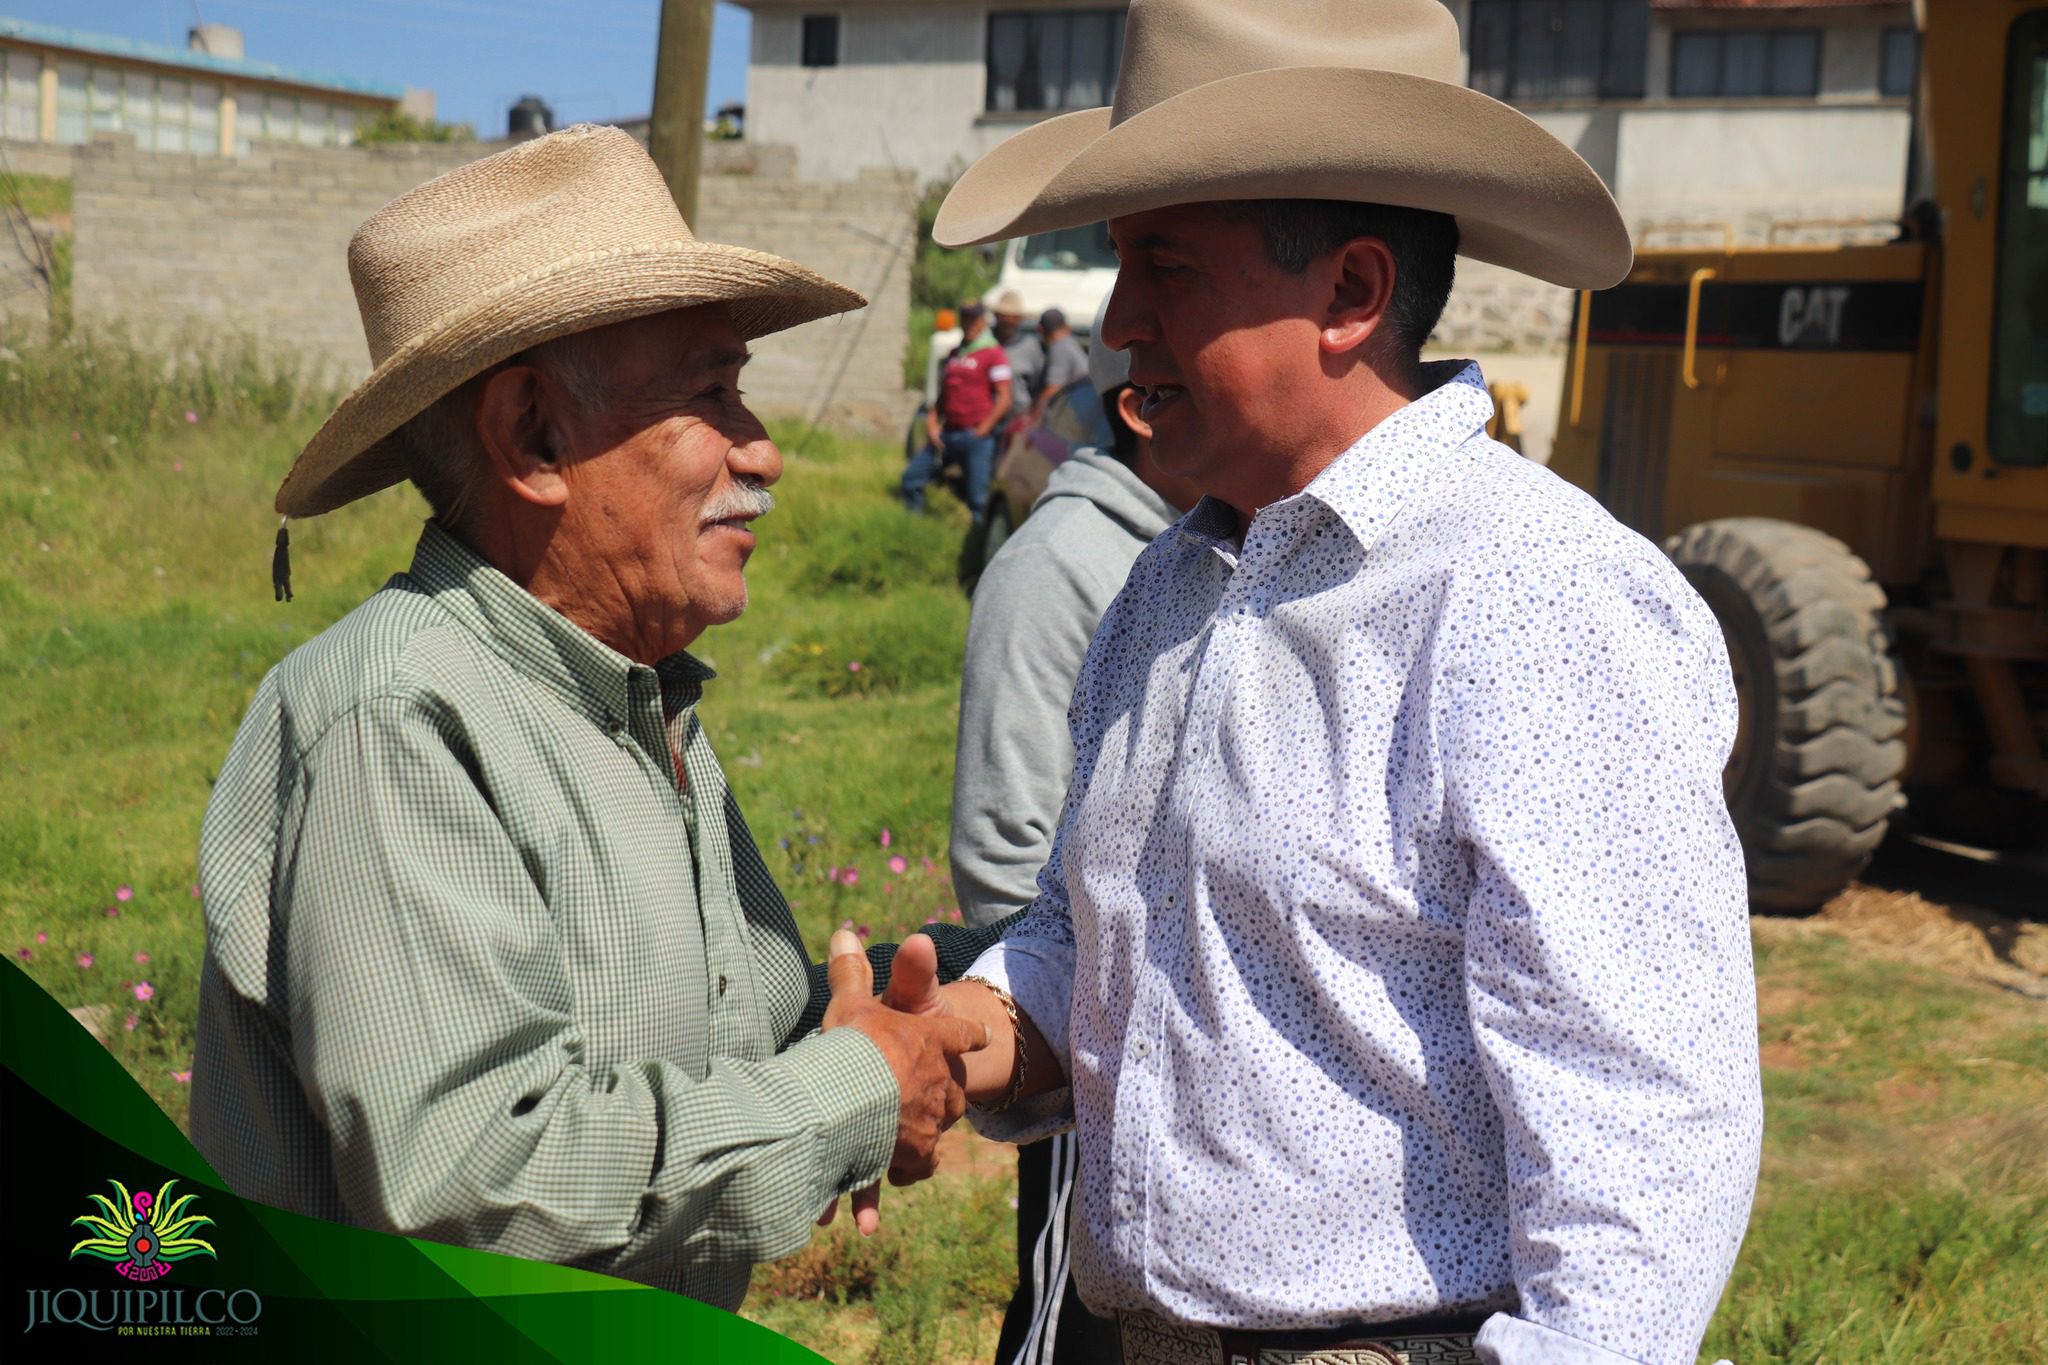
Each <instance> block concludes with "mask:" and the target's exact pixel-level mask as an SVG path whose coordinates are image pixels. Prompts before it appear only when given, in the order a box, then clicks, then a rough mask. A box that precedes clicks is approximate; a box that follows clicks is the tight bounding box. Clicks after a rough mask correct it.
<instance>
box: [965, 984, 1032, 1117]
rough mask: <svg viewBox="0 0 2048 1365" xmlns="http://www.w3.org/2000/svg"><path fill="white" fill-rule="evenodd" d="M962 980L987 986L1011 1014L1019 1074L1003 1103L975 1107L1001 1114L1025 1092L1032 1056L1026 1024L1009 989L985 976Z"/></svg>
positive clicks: (987, 1112) (1011, 1026) (1015, 1077)
mask: <svg viewBox="0 0 2048 1365" xmlns="http://www.w3.org/2000/svg"><path fill="white" fill-rule="evenodd" d="M960 979H961V980H962V981H972V982H973V983H974V984H975V985H977V986H986V987H987V988H988V991H989V993H990V994H991V995H993V996H995V998H996V1003H997V1004H999V1005H1001V1006H1002V1007H1003V1013H1005V1014H1007V1015H1009V1016H1010V1032H1011V1034H1012V1035H1013V1036H1014V1037H1015V1038H1016V1040H1017V1074H1016V1075H1015V1076H1014V1077H1012V1078H1011V1081H1010V1093H1009V1094H1007V1095H1005V1096H1003V1102H1002V1103H1001V1104H976V1105H975V1106H974V1107H975V1108H976V1109H979V1110H980V1111H981V1112H982V1113H984V1114H1000V1113H1002V1112H1003V1110H1005V1109H1008V1108H1009V1107H1010V1106H1011V1105H1013V1104H1015V1103H1016V1102H1017V1097H1018V1096H1019V1095H1021V1094H1023V1093H1024V1072H1025V1071H1026V1070H1027V1069H1028V1068H1029V1067H1030V1065H1031V1056H1030V1054H1029V1053H1027V1052H1025V1051H1024V1025H1023V1023H1022V1022H1021V1021H1020V1019H1019V1016H1018V1014H1017V1001H1016V999H1015V997H1013V996H1012V995H1011V994H1010V993H1009V992H1008V991H1006V990H1004V989H1003V988H1002V987H1001V986H998V985H997V984H996V983H995V982H993V981H991V980H989V979H988V978H987V977H985V976H963V977H961V978H960Z"/></svg>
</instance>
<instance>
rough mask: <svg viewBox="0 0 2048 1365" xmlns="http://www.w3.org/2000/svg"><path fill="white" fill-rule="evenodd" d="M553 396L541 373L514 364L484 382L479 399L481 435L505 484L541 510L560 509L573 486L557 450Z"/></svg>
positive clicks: (495, 469) (479, 427)
mask: <svg viewBox="0 0 2048 1365" xmlns="http://www.w3.org/2000/svg"><path fill="white" fill-rule="evenodd" d="M550 397H551V394H550V391H549V389H548V386H547V384H546V383H545V382H544V381H543V380H542V378H541V374H540V371H539V370H537V369H535V368H534V367H533V366H531V365H508V366H506V367H505V368H504V369H502V370H498V371H497V372H495V373H494V374H492V375H491V376H490V377H489V378H488V379H486V380H485V381H484V387H483V392H482V393H480V394H479V395H477V401H476V430H477V436H478V437H479V439H481V440H482V442H483V447H484V453H485V454H486V455H488V456H489V457H490V461H491V472H492V474H493V475H494V476H496V478H497V480H498V482H499V483H501V484H503V485H504V486H505V487H506V488H509V489H510V490H511V491H512V492H513V493H515V494H517V495H518V496H519V497H520V498H523V499H524V500H525V501H527V502H530V503H532V504H533V505H534V506H536V507H560V506H561V505H562V504H563V503H565V502H567V501H568V500H569V484H568V481H567V480H565V479H564V478H563V477H562V466H561V461H560V458H559V456H558V453H557V452H556V451H555V449H554V446H553V440H554V437H553V431H554V425H555V424H554V423H553V422H551V421H549V420H548V418H549V414H548V412H547V403H548V401H549V399H550Z"/></svg>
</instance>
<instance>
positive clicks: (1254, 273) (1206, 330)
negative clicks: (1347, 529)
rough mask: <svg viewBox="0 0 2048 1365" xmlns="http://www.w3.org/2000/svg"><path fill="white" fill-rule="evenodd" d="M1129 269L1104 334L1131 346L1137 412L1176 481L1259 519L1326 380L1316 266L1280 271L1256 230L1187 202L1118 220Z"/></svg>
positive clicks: (1113, 229)
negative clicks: (1269, 482)
mask: <svg viewBox="0 0 2048 1365" xmlns="http://www.w3.org/2000/svg"><path fill="white" fill-rule="evenodd" d="M1109 228H1110V237H1111V239H1112V240H1113V241H1114V242H1115V243H1116V248H1117V257H1118V260H1119V262H1120V264H1119V266H1118V270H1117V277H1116V290H1115V292H1114V293H1113V294H1112V295H1111V297H1110V303H1109V309H1108V311H1107V313H1106V314H1105V315H1104V317H1103V323H1102V335H1103V338H1104V340H1106V341H1107V342H1108V344H1110V345H1111V346H1114V347H1117V348H1118V349H1120V350H1128V351H1129V352H1130V356H1131V383H1132V384H1133V385H1135V386H1136V387H1137V388H1138V389H1139V390H1140V391H1141V398H1142V401H1141V403H1140V406H1139V415H1140V416H1141V417H1143V419H1144V420H1145V421H1146V422H1147V423H1149V424H1150V425H1151V427H1152V431H1153V449H1154V451H1155V452H1156V454H1157V457H1158V461H1159V464H1160V466H1161V468H1162V469H1164V470H1166V471H1167V472H1168V473H1171V474H1176V475H1180V476H1182V477H1184V478H1186V479H1188V480H1189V481H1190V482H1192V483H1193V484H1194V485H1195V486H1196V487H1198V488H1200V489H1201V490H1202V491H1203V492H1205V493H1208V494H1210V495H1211V496H1214V497H1218V498H1222V499H1223V500H1224V501H1226V502H1229V503H1231V504H1232V505H1233V506H1235V507H1237V508H1238V509H1239V510H1240V511H1244V512H1247V513H1249V512H1251V511H1253V510H1255V509H1256V508H1258V507H1260V506H1263V505H1264V503H1265V502H1266V501H1270V498H1267V497H1265V496H1263V494H1262V492H1261V491H1260V490H1261V486H1262V485H1261V480H1260V478H1259V474H1260V473H1261V471H1262V469H1263V468H1265V467H1266V466H1267V465H1269V464H1270V460H1269V456H1270V455H1271V454H1272V453H1274V452H1286V451H1287V450H1288V449H1289V447H1290V445H1291V444H1292V443H1293V441H1292V440H1291V436H1292V437H1298V435H1299V429H1300V426H1301V413H1302V412H1303V411H1305V410H1306V408H1305V407H1304V404H1305V403H1307V402H1308V401H1309V399H1310V395H1311V394H1312V393H1313V392H1314V391H1315V389H1316V387H1317V386H1318V385H1320V384H1321V383H1322V382H1323V379H1324V373H1323V369H1322V365H1321V360H1320V351H1319V348H1318V338H1319V336H1320V334H1321V330H1322V329H1321V323H1320V322H1319V321H1318V319H1319V318H1320V317H1321V316H1322V314H1323V313H1324V311H1325V310H1326V309H1327V305H1328V298H1327V296H1326V294H1324V293H1322V292H1319V290H1320V280H1319V276H1318V274H1317V272H1316V271H1313V270H1311V271H1309V272H1307V273H1306V274H1304V275H1292V274H1289V273H1287V272H1286V271H1283V270H1281V269H1280V268H1279V267H1278V266H1275V265H1274V264H1273V263H1272V261H1271V259H1270V258H1269V257H1268V255H1267V253H1266V247H1265V240H1264V238H1263V236H1262V235H1261V234H1260V232H1259V230H1258V229H1257V228H1256V227H1254V226H1252V225H1251V224H1249V223H1246V222H1243V221H1240V220H1239V219H1237V218H1235V217H1232V216H1231V215H1230V214H1229V213H1228V212H1226V211H1224V210H1221V209H1219V208H1218V207H1217V206H1215V205H1208V204H1182V205H1176V206H1174V207H1171V208H1163V209H1154V210H1151V211H1149V212H1146V213H1137V214H1132V215H1130V216H1128V217H1124V218H1115V219H1111V220H1110V225H1109Z"/></svg>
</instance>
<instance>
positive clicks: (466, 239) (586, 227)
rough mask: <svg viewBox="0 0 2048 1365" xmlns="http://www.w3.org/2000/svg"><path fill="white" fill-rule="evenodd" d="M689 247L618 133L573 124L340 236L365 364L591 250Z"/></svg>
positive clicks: (662, 187) (652, 172)
mask: <svg viewBox="0 0 2048 1365" xmlns="http://www.w3.org/2000/svg"><path fill="white" fill-rule="evenodd" d="M690 240H693V239H692V237H691V235H690V229H689V226H688V224H686V223H684V222H683V215H682V214H681V213H680V212H678V211H677V209H676V204H675V200H674V198H673V197H671V196H670V194H669V191H668V185H667V183H666V182H665V181H663V180H662V178H661V172H660V170H659V169H658V168H657V167H656V166H655V164H654V162H653V160H652V159H651V158H650V157H649V156H648V155H647V153H646V152H644V151H642V150H641V148H640V144H639V143H637V142H635V141H634V140H633V138H632V137H631V136H630V135H629V134H627V133H624V132H621V131H620V130H619V129H617V128H604V127H597V126H594V125H591V124H580V125H578V126H576V127H573V128H565V129H563V130H562V131H561V132H558V133H550V134H548V135H547V136H546V137H542V138H536V139H534V140H533V141H531V142H525V143H521V144H520V145H518V146H516V147H510V148H507V149H506V150H504V151H502V152H496V153H493V154H492V155H490V156H487V157H484V158H482V159H481V160H477V161H472V162H470V163H469V164H467V165H464V166H458V167H457V168H455V169H454V170H452V171H449V172H448V173H447V174H446V175H442V176H438V177H436V178H435V179H433V180H429V181H428V182H427V183H426V184H424V185H420V186H418V187H417V188H414V189H411V190H408V191H406V192H405V193H404V194H401V195H399V196H398V198H396V199H394V200H392V201H391V202H390V203H388V204H386V205H385V206H384V207H383V208H381V209H379V210H377V212H376V213H374V214H372V215H371V216H370V218H369V219H368V220H367V221H365V222H364V223H363V225H362V226H361V227H360V228H357V229H356V233H355V235H354V236H353V237H351V238H350V239H349V244H348V271H349V278H350V280H351V281H352V282H353V283H354V285H355V291H356V308H357V310H358V311H359V312H360V313H361V314H362V319H363V334H364V336H365V337H366V338H367V339H368V341H369V344H370V360H371V362H372V364H376V365H381V364H383V363H384V360H385V359H386V357H388V356H389V355H391V353H392V352H393V351H395V350H397V349H398V348H399V347H401V346H403V345H404V344H405V343H406V342H407V341H408V340H410V339H412V338H413V337H415V336H418V335H420V334H422V333H424V332H425V331H427V330H428V329H429V328H430V327H432V326H433V325H434V324H435V323H436V322H437V321H439V320H440V319H442V318H445V317H447V316H449V315H450V314H452V313H454V312H456V311H457V310H459V309H461V308H463V307H464V306H465V305H467V304H469V303H471V302H473V301H474V300H475V299H477V298H478V297H479V296H480V295H482V294H485V293H486V292H489V291H491V290H495V289H499V288H502V287H504V286H505V285H507V284H510V283H513V282H514V281H516V280H518V279H519V278H520V277H521V276H523V275H527V274H531V273H534V272H542V271H546V270H548V269H549V268H550V267H554V266H557V265H560V264H561V263H562V262H564V261H566V260H569V259H570V258H572V257H576V256H581V255H585V254H587V253H590V252H595V251H605V250H629V249H633V248H644V247H650V246H657V245H661V244H663V243H673V242H678V241H690Z"/></svg>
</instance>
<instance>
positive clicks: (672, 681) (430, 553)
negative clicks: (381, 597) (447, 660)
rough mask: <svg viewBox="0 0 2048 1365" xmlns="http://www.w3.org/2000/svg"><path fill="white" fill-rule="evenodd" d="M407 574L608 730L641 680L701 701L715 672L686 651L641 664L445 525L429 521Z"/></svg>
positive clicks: (625, 712)
mask: <svg viewBox="0 0 2048 1365" xmlns="http://www.w3.org/2000/svg"><path fill="white" fill-rule="evenodd" d="M407 576H408V577H409V578H411V579H412V581H413V582H414V583H415V584H417V585H418V586H419V587H420V588H422V589H424V590H425V591H426V592H427V593H429V594H430V595H431V596H432V597H433V598H434V600H435V602H436V603H437V604H438V605H440V606H441V607H443V608H445V609H446V610H447V611H448V612H449V613H450V614H451V615H452V616H454V617H455V618H456V620H458V621H460V622H461V623H462V624H463V625H464V626H465V627H467V628H468V629H469V630H470V631H471V632H472V633H473V634H474V635H475V636H476V637H477V638H478V639H479V640H481V641H482V642H483V644H484V646H485V647H486V648H488V649H489V650H490V651H491V652H492V653H494V654H496V655H497V656H498V657H499V658H501V659H503V660H504V661H505V662H506V664H508V665H509V666H511V668H512V669H513V670H514V671H516V672H517V673H519V674H520V675H521V676H523V677H527V678H531V679H532V680H534V681H535V682H538V683H540V684H541V685H542V686H544V687H546V688H548V689H549V690H550V691H552V692H554V693H555V694H557V695H558V696H560V697H561V698H562V700H563V701H564V702H566V703H567V704H568V705H569V706H570V707H571V708H573V709H574V710H576V711H578V712H581V713H582V714H583V715H584V716H585V717H587V718H588V719H589V720H590V721H591V723H592V724H594V725H598V726H601V727H607V728H609V727H611V726H613V725H617V724H620V723H622V722H624V721H625V720H626V718H627V717H628V716H630V715H631V713H632V708H633V694H634V687H633V683H634V680H635V679H636V678H639V679H640V680H641V682H640V686H641V687H642V688H644V689H647V690H648V691H649V692H650V693H653V692H656V691H658V690H660V689H664V688H669V689H680V690H681V692H682V694H683V696H684V698H685V699H686V700H687V701H688V702H691V703H694V702H695V700H696V698H697V696H698V695H699V694H701V690H702V686H703V683H704V682H705V681H706V680H707V679H709V678H711V677H713V676H714V675H713V673H712V671H711V669H710V668H709V667H708V666H706V665H705V664H704V663H703V662H702V661H701V660H699V659H697V658H696V657H695V656H694V655H691V654H689V653H687V652H678V653H675V654H672V655H670V656H669V657H668V658H666V659H663V660H662V661H661V662H660V663H659V664H657V665H656V666H655V667H653V668H648V667H646V666H645V665H643V664H636V663H634V662H633V661H632V660H631V659H628V658H627V657H626V656H625V655H623V654H621V653H619V652H618V651H617V650H615V649H613V648H611V646H609V645H607V644H605V643H604V642H603V641H601V640H599V639H598V638H597V637H596V636H594V635H592V634H591V633H590V632H589V631H586V630H584V629H583V628H582V627H581V626H578V625H577V624H576V623H575V622H573V621H571V620H570V619H569V618H568V617H566V616H564V615H562V613H560V612H558V611H556V610H555V609H554V608H553V607H550V606H548V605H547V604H546V603H545V602H542V601H541V600H540V599H539V598H537V597H535V596H534V595H533V594H532V593H530V592H528V591H526V589H524V588H522V587H520V586H519V585H518V584H517V583H514V582H513V581H512V580H511V579H509V578H507V577H505V575H504V574H502V573H500V572H498V570H497V569H496V568H494V567H492V565H491V564H490V563H489V562H488V561H486V560H485V559H484V558H483V557H482V556H481V555H479V554H477V552H476V551H474V550H472V549H470V548H469V546H467V545H466V544H464V543H463V542H462V541H461V540H459V539H458V538H456V537H455V536H454V535H452V534H451V533H450V532H448V531H447V530H446V529H445V528H443V527H442V526H441V524H440V523H439V522H435V521H429V522H428V523H427V525H426V529H425V530H424V531H422V532H421V533H420V542H419V546H418V548H417V549H415V550H414V551H413V561H412V568H411V569H410V570H409V571H408V574H407Z"/></svg>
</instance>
